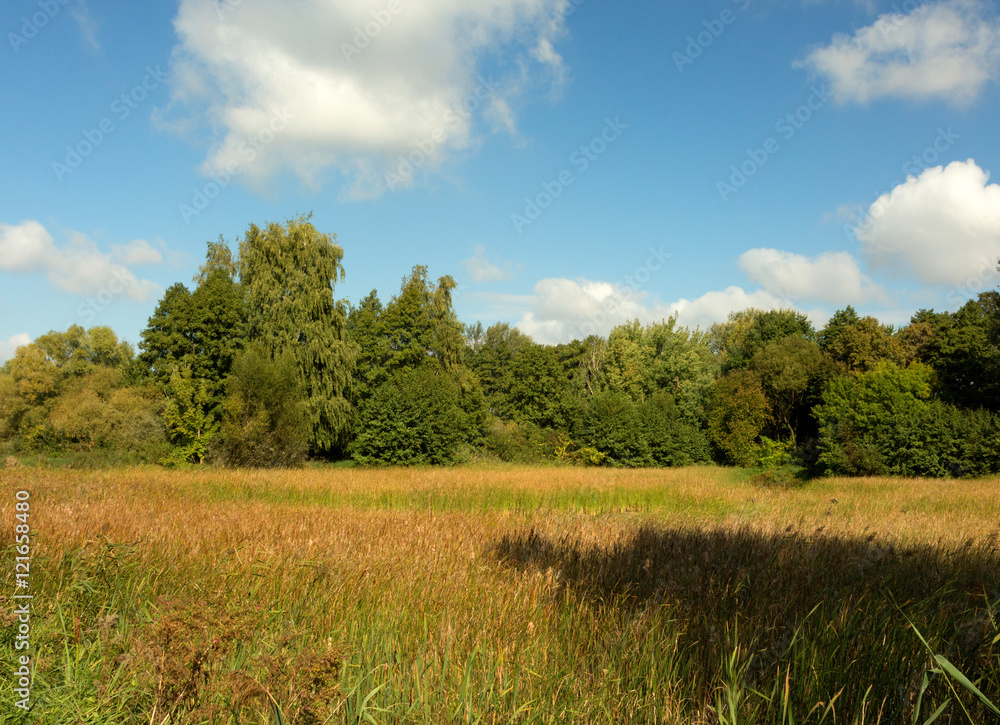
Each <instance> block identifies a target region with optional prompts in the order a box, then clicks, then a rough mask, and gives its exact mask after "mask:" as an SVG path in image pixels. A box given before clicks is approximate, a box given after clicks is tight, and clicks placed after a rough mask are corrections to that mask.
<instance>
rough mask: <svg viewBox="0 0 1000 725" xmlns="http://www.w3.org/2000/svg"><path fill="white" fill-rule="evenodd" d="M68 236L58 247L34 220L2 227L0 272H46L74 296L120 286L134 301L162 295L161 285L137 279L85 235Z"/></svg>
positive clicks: (55, 282)
mask: <svg viewBox="0 0 1000 725" xmlns="http://www.w3.org/2000/svg"><path fill="white" fill-rule="evenodd" d="M68 237H69V239H68V242H67V243H66V244H64V245H61V246H60V245H57V244H56V243H55V241H54V240H53V239H52V235H51V234H49V232H48V230H47V229H46V228H45V227H44V226H42V224H40V223H39V222H37V221H34V220H31V219H29V220H25V221H22V222H21V223H20V224H13V225H12V224H0V270H5V271H7V272H12V273H15V274H30V273H43V274H45V275H46V276H47V277H48V279H49V281H50V282H51V283H52V284H53V285H55V286H56V287H58V288H59V289H61V290H65V291H66V292H72V293H75V294H83V295H96V294H98V293H100V292H102V291H105V290H107V289H108V288H109V285H112V284H114V285H115V286H116V287H117V286H120V287H121V288H122V289H123V292H122V294H124V295H125V296H126V297H128V298H129V299H130V300H133V301H143V300H147V299H149V298H150V297H153V296H156V295H158V294H159V293H160V291H161V289H160V287H159V285H157V284H155V283H154V282H151V281H149V280H146V279H139V278H138V277H136V276H135V274H133V273H132V272H131V271H130V270H129V269H128V267H126V266H125V265H123V264H120V263H118V262H115V261H114V259H113V258H112V255H111V254H107V253H105V252H101V251H100V250H99V249H98V248H97V245H96V244H95V243H94V242H93V241H92V240H90V239H89V238H88V237H87V236H86V235H84V234H80V233H79V232H69V233H68ZM124 246H125V247H129V245H124ZM135 249H137V248H133V251H135ZM154 251H155V250H154ZM114 280H117V282H114Z"/></svg>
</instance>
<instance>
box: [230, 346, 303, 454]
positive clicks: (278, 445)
mask: <svg viewBox="0 0 1000 725" xmlns="http://www.w3.org/2000/svg"><path fill="white" fill-rule="evenodd" d="M302 411H303V401H302V398H301V388H300V387H299V383H298V374H297V373H296V370H295V364H294V362H293V359H292V358H291V356H290V355H287V354H286V355H283V356H281V357H278V358H277V359H274V360H272V359H271V358H270V357H269V356H268V355H267V354H266V353H265V352H264V350H263V348H261V347H260V346H259V345H252V346H250V347H249V348H248V349H247V350H246V352H244V353H243V354H242V355H241V356H240V357H238V358H237V359H236V361H235V362H234V363H233V369H232V373H231V374H230V376H229V378H228V380H227V381H226V399H225V402H224V403H223V413H222V427H221V429H220V431H219V435H218V437H217V438H216V439H215V440H214V441H213V446H212V457H213V458H214V459H215V460H218V461H220V462H221V463H224V464H226V465H229V466H247V467H252V468H270V467H291V466H298V465H301V464H302V462H303V461H304V460H305V457H306V450H307V446H308V435H309V430H308V426H307V425H306V421H305V418H304V416H303V412H302Z"/></svg>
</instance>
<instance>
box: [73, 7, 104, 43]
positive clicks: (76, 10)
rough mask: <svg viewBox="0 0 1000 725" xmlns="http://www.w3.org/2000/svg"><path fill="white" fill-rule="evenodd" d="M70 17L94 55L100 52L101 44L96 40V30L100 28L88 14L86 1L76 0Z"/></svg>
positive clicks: (88, 9)
mask: <svg viewBox="0 0 1000 725" xmlns="http://www.w3.org/2000/svg"><path fill="white" fill-rule="evenodd" d="M69 14H70V16H71V17H72V18H73V20H75V21H76V24H77V27H78V28H79V29H80V35H82V36H83V39H84V41H86V43H87V45H88V46H89V47H90V49H91V50H92V51H94V52H95V53H97V52H99V51H100V50H101V43H100V41H99V40H98V39H97V29H98V28H99V27H100V23H98V22H97V21H96V20H94V17H93V16H92V15H91V14H90V8H88V7H87V0H77V3H76V5H75V6H74V7H73V8H71V9H70V11H69Z"/></svg>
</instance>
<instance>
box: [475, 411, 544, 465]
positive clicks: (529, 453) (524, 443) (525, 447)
mask: <svg viewBox="0 0 1000 725" xmlns="http://www.w3.org/2000/svg"><path fill="white" fill-rule="evenodd" d="M547 442H548V435H547V434H546V431H544V430H542V429H541V428H539V427H538V426H537V425H534V424H533V423H514V422H510V421H503V420H500V419H499V418H494V419H493V420H491V421H490V422H489V424H488V425H487V426H486V435H485V436H484V438H483V449H484V450H485V451H486V452H487V453H489V454H491V455H494V456H496V457H497V458H499V459H500V460H501V461H505V462H507V463H540V462H542V461H543V460H544V459H545V458H546V457H547V454H548V457H551V455H552V453H551V451H550V450H547V449H548V448H549V446H547Z"/></svg>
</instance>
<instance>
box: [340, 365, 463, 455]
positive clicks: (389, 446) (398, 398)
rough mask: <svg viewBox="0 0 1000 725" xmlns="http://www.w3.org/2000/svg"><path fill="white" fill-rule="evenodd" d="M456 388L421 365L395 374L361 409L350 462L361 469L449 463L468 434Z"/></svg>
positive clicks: (444, 376) (451, 381)
mask: <svg viewBox="0 0 1000 725" xmlns="http://www.w3.org/2000/svg"><path fill="white" fill-rule="evenodd" d="M461 403H462V401H461V391H460V388H459V385H458V383H457V382H456V381H455V380H454V379H453V378H452V377H451V376H449V375H448V374H446V373H444V372H442V371H440V370H437V369H434V368H433V367H431V366H424V367H420V368H416V369H411V370H402V371H399V372H397V373H395V374H394V375H393V376H392V377H391V378H390V379H389V380H387V381H386V382H384V383H382V384H381V385H380V386H379V387H378V388H376V389H375V391H374V393H373V394H372V395H371V397H370V398H368V400H366V401H365V402H364V404H363V405H362V406H361V410H360V412H359V416H358V425H357V428H356V430H357V437H356V438H355V440H354V445H353V447H352V449H351V450H352V457H353V458H354V460H356V461H357V462H358V463H362V464H365V465H378V464H395V465H406V466H412V465H419V464H450V463H453V462H454V460H455V455H456V452H457V450H458V446H459V444H460V443H462V442H463V439H464V438H465V437H466V435H467V434H468V433H469V428H470V426H469V420H468V416H467V414H466V412H465V411H463V410H462V405H461Z"/></svg>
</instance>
